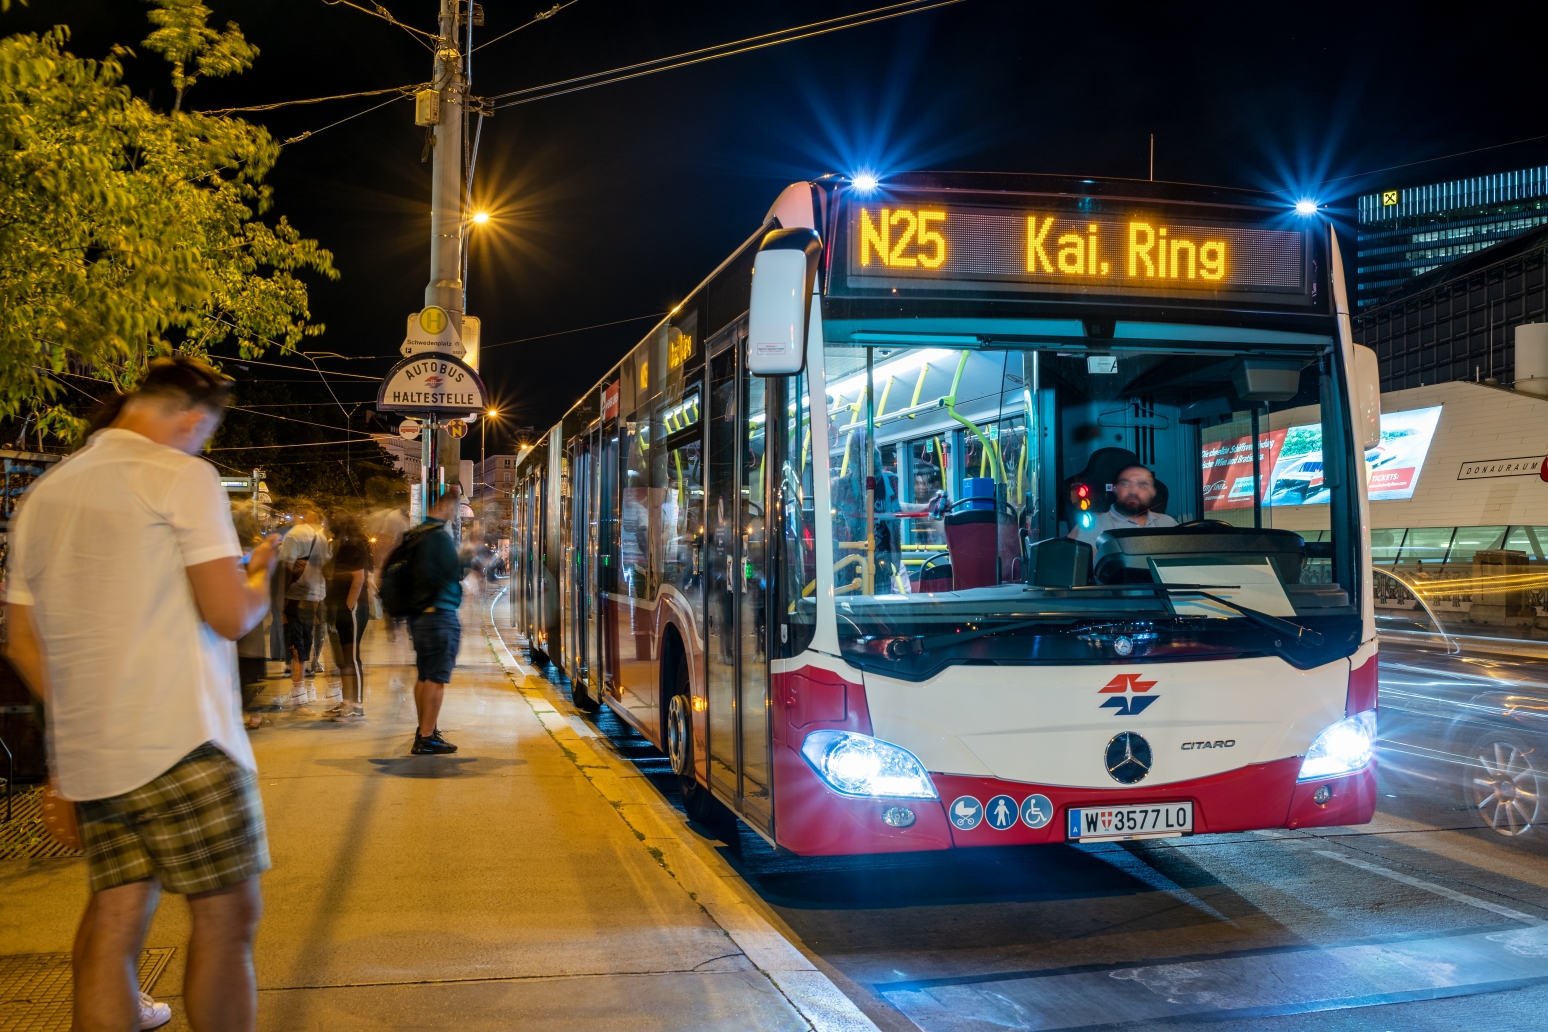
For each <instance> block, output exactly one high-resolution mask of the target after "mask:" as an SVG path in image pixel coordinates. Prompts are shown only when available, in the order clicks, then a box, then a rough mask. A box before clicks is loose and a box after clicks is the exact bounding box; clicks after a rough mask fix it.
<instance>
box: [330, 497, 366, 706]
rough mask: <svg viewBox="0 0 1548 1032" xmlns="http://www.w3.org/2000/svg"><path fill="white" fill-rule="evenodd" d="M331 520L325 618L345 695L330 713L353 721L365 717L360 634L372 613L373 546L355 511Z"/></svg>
mask: <svg viewBox="0 0 1548 1032" xmlns="http://www.w3.org/2000/svg"><path fill="white" fill-rule="evenodd" d="M330 522H331V523H332V525H333V558H332V559H331V560H330V561H329V564H328V577H327V589H328V591H327V597H326V598H325V599H324V609H325V615H324V621H325V623H326V626H327V629H328V641H329V643H330V644H331V645H332V646H333V655H334V661H335V662H337V663H338V664H339V670H340V680H341V682H342V684H343V696H342V698H340V700H339V704H338V705H337V706H335V707H333V709H331V710H329V711H328V712H327V717H328V719H329V720H336V721H340V722H345V723H354V722H356V721H360V720H364V719H365V668H364V667H363V666H362V665H361V663H360V638H361V636H362V635H363V634H365V629H366V624H367V622H368V621H369V620H370V615H371V614H370V609H369V603H368V601H367V597H366V590H365V582H366V570H367V568H368V567H370V565H371V550H370V542H369V541H367V540H366V536H365V532H364V531H363V530H361V529H360V522H359V521H358V520H357V519H355V517H354V516H353V515H352V514H350V513H345V512H338V513H335V514H334V515H333V518H332V520H331V521H330Z"/></svg>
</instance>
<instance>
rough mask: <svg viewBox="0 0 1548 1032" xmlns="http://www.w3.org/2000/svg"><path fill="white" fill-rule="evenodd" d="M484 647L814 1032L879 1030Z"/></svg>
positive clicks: (672, 820) (715, 863) (493, 641)
mask: <svg viewBox="0 0 1548 1032" xmlns="http://www.w3.org/2000/svg"><path fill="white" fill-rule="evenodd" d="M484 635H485V637H486V638H487V639H488V641H489V648H490V650H491V651H492V652H493V653H494V654H495V657H496V658H497V659H499V661H500V663H501V665H502V666H504V667H505V668H506V674H507V676H509V677H510V678H511V681H512V682H513V683H514V684H515V685H516V690H517V692H518V693H519V694H520V695H521V697H522V698H523V699H524V700H526V702H527V705H528V706H530V707H531V708H532V712H533V714H534V715H535V716H536V717H537V718H538V721H539V723H541V724H542V725H543V728H544V730H546V731H547V732H548V734H549V736H550V737H551V738H553V740H554V743H555V744H556V745H558V746H559V748H560V750H561V751H563V753H564V754H565V756H566V757H568V758H569V759H570V761H571V762H572V763H574V764H575V766H576V768H577V769H579V770H580V772H581V774H582V775H584V776H585V778H586V779H587V780H588V781H590V782H591V784H592V786H593V787H595V788H596V790H597V792H598V793H599V794H600V795H601V796H602V798H603V799H605V800H607V802H608V803H609V805H611V806H612V807H613V809H614V810H616V811H617V812H618V816H619V817H620V818H621V819H622V820H623V821H624V823H625V824H626V825H627V826H628V827H629V830H630V831H632V832H633V833H634V836H635V838H637V839H639V840H640V842H641V843H643V844H644V847H645V849H646V850H647V851H648V852H649V853H650V855H651V856H652V857H653V858H654V859H655V861H656V862H657V863H658V864H660V865H661V866H662V867H663V868H664V869H665V870H666V871H667V873H668V874H670V875H671V876H672V877H673V878H674V879H675V880H676V881H677V883H678V884H679V885H681V886H682V887H683V889H684V891H686V892H687V893H688V896H689V898H690V899H692V900H693V901H694V902H695V903H697V904H698V905H699V906H700V907H701V908H702V909H703V910H704V912H705V913H706V914H708V915H709V918H710V920H712V921H714V922H715V923H716V924H717V925H719V926H720V928H721V929H722V930H723V931H724V932H725V933H726V935H728V936H729V937H730V938H731V940H732V941H733V942H735V943H736V945H737V947H738V948H739V949H741V951H742V952H743V953H744V954H745V955H746V956H747V959H748V960H750V961H752V963H753V965H754V966H756V967H757V968H758V970H759V971H761V972H762V973H763V974H764V975H765V976H766V977H767V978H768V979H769V981H771V982H772V983H773V984H774V986H775V987H776V988H777V989H779V991H780V992H781V993H782V994H784V996H785V998H786V999H788V1000H789V1001H790V1005H791V1006H792V1007H794V1008H795V1009H796V1011H797V1013H799V1014H800V1015H801V1016H802V1017H803V1018H805V1019H806V1021H807V1022H808V1023H809V1024H810V1025H811V1027H812V1028H813V1029H814V1030H816V1032H880V1030H879V1029H878V1028H877V1026H876V1024H875V1023H874V1022H872V1021H871V1019H870V1018H868V1017H866V1015H865V1014H864V1012H862V1011H861V1010H860V1008H859V1007H857V1006H855V1004H854V1001H852V1000H851V999H850V998H849V997H848V996H845V995H844V993H843V992H841V991H840V990H839V988H838V986H836V985H835V984H834V983H833V981H832V979H830V978H829V977H828V975H826V974H825V973H823V972H822V971H821V970H819V969H818V967H817V966H816V965H815V964H813V963H812V961H811V960H810V959H808V958H807V956H806V955H805V954H804V953H802V952H801V951H800V950H799V949H797V948H796V946H795V944H794V943H792V942H791V941H790V939H789V938H788V937H787V936H785V935H784V934H782V933H781V932H780V931H779V930H778V929H777V928H775V926H774V925H773V923H771V922H770V920H769V919H768V918H767V917H765V916H764V914H762V913H761V912H760V909H759V905H761V901H759V905H754V903H753V902H752V901H750V900H749V899H748V898H747V896H748V895H749V894H751V889H743V890H739V889H738V886H739V885H740V884H741V878H740V876H738V875H737V873H736V872H735V871H734V870H732V869H731V868H730V867H728V866H727V865H726V863H725V861H724V860H722V859H721V858H720V857H719V856H718V855H716V854H715V853H714V851H713V850H711V849H710V847H709V846H707V845H706V844H704V843H703V842H702V841H700V840H699V837H698V836H697V835H695V834H694V833H693V832H692V831H691V830H690V829H689V828H688V827H687V824H686V822H685V821H684V819H683V817H682V815H681V814H679V813H678V812H677V811H676V810H675V809H673V808H672V806H671V805H670V804H669V803H667V802H666V801H665V800H664V799H662V798H661V796H660V795H659V794H658V793H657V792H656V790H655V788H654V786H652V785H651V784H650V782H649V781H648V780H646V779H645V778H644V777H643V776H642V775H640V773H639V772H638V771H636V770H635V769H634V767H633V765H632V764H629V763H628V762H627V761H625V760H623V759H622V758H620V757H617V756H615V755H614V754H613V753H612V752H611V751H609V750H607V749H606V747H605V746H602V745H601V744H600V743H601V740H600V739H597V738H596V737H594V736H592V737H590V738H587V737H582V736H581V735H580V734H579V733H577V731H576V729H575V727H574V726H573V725H572V724H571V719H573V718H575V716H576V714H574V713H572V712H567V711H569V710H570V709H571V707H570V705H569V703H568V702H566V701H565V699H564V697H563V696H561V695H560V694H559V692H558V691H557V690H556V689H555V687H554V686H553V684H551V683H550V682H549V681H548V680H547V679H546V678H544V677H542V676H541V675H539V674H538V673H537V672H536V671H534V670H533V669H531V668H530V667H528V666H526V665H525V664H523V663H521V662H520V661H519V660H517V658H516V657H515V656H514V655H513V654H512V653H511V651H510V649H509V648H508V647H507V646H506V644H505V642H504V640H503V639H502V638H501V636H500V632H499V630H498V629H497V628H496V627H494V626H493V624H492V623H491V622H490V621H489V620H487V619H486V620H485V623H484Z"/></svg>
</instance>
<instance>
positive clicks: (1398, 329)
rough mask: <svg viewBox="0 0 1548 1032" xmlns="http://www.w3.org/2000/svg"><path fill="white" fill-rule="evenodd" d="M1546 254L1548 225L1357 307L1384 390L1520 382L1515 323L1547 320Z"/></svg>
mask: <svg viewBox="0 0 1548 1032" xmlns="http://www.w3.org/2000/svg"><path fill="white" fill-rule="evenodd" d="M1545 257H1548V225H1544V226H1539V227H1538V228H1536V229H1532V230H1528V231H1527V232H1525V233H1522V234H1520V235H1517V236H1514V237H1511V238H1510V239H1507V240H1504V241H1501V242H1499V243H1496V244H1494V245H1492V246H1490V247H1486V248H1484V249H1482V250H1479V251H1476V252H1474V253H1473V254H1469V255H1467V256H1466V257H1462V258H1458V259H1456V260H1454V261H1451V262H1449V263H1448V264H1445V265H1442V266H1441V267H1440V268H1437V269H1432V270H1430V271H1429V272H1426V273H1424V274H1423V275H1421V276H1418V277H1416V278H1414V279H1411V280H1409V281H1408V282H1407V283H1406V284H1405V285H1404V286H1402V287H1400V288H1399V289H1397V290H1396V291H1394V292H1392V293H1390V294H1388V295H1387V296H1385V297H1383V298H1382V300H1381V302H1380V303H1379V304H1375V305H1370V306H1367V307H1366V308H1364V309H1360V310H1358V311H1356V313H1355V315H1354V321H1353V328H1354V339H1355V343H1357V344H1364V345H1366V346H1367V347H1370V348H1372V349H1374V350H1375V352H1376V357H1377V359H1378V360H1379V362H1380V368H1381V389H1382V390H1383V391H1398V390H1406V389H1409V388H1414V387H1423V386H1428V385H1431V384H1437V383H1447V382H1450V381H1453V380H1473V381H1476V382H1479V383H1488V382H1490V381H1493V382H1495V383H1498V384H1500V385H1502V386H1506V387H1509V386H1511V385H1512V384H1514V382H1515V379H1516V358H1515V328H1516V327H1517V326H1519V325H1521V324H1522V323H1533V322H1544V321H1545V320H1548V315H1545V302H1548V292H1545V283H1544V259H1545Z"/></svg>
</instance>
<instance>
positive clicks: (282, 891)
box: [0, 599, 876, 1032]
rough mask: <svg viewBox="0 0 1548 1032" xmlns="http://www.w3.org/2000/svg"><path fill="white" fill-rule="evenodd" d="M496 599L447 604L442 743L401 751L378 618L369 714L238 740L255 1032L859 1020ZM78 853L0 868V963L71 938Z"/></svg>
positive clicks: (406, 675) (174, 926)
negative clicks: (259, 888)
mask: <svg viewBox="0 0 1548 1032" xmlns="http://www.w3.org/2000/svg"><path fill="white" fill-rule="evenodd" d="M504 610H505V605H504V600H503V599H501V600H500V604H499V605H496V606H493V607H492V610H491V607H490V605H489V600H488V599H485V600H482V601H480V602H478V603H470V604H469V605H467V606H465V607H464V609H463V614H462V616H463V625H464V632H463V641H462V651H461V653H460V656H459V661H458V662H459V665H458V669H457V673H456V675H455V677H454V678H453V681H452V684H451V687H450V688H449V689H448V691H447V695H446V706H445V709H444V710H443V712H442V715H441V728H442V730H443V731H444V732H445V734H446V736H447V738H448V739H449V740H451V741H452V742H454V743H456V744H457V745H458V746H460V751H459V752H458V753H457V754H456V755H455V756H447V757H443V756H410V755H409V752H408V750H409V746H410V744H411V741H412V735H413V724H414V703H413V696H412V687H413V680H414V670H413V656H412V651H411V649H410V647H409V644H408V641H407V635H406V633H401V632H400V633H399V635H398V636H397V640H396V641H389V640H388V635H387V629H386V628H385V626H384V625H383V624H382V623H381V622H373V623H372V624H371V626H370V628H369V630H368V631H367V633H366V639H365V645H364V649H363V656H364V657H365V660H366V664H367V666H366V682H367V688H366V700H365V707H366V714H367V720H366V722H365V723H363V724H359V725H356V726H345V725H339V724H333V723H330V722H327V721H323V720H319V719H315V718H307V717H295V716H292V715H289V714H278V713H276V714H273V716H274V718H275V719H274V722H273V723H270V724H265V725H264V726H263V727H262V728H260V729H259V730H257V731H255V732H253V744H254V747H255V750H256V752H257V756H258V764H259V771H260V774H261V783H262V788H263V795H264V806H265V809H266V812H267V814H268V824H269V840H270V849H271V852H272V855H273V859H274V867H273V869H272V870H271V871H270V872H269V873H268V874H266V875H265V876H264V879H263V892H264V898H265V907H266V911H265V914H264V918H263V922H262V925H261V926H260V931H259V936H258V948H257V969H258V986H259V994H258V1010H259V1020H258V1024H259V1028H260V1029H264V1030H274V1032H281V1030H283V1032H299V1030H312V1029H316V1030H330V1032H332V1030H338V1029H351V1030H355V1029H366V1030H383V1029H446V1028H456V1029H468V1030H479V1029H511V1028H518V1027H519V1028H521V1029H523V1030H529V1029H530V1030H547V1029H619V1030H629V1032H637V1030H648V1029H663V1030H666V1029H670V1030H687V1029H705V1030H710V1029H736V1030H746V1029H759V1030H762V1029H771V1030H775V1029H779V1030H782V1029H807V1028H815V1029H819V1030H824V1032H826V1030H846V1032H848V1030H874V1029H875V1027H876V1026H875V1025H873V1024H872V1023H871V1021H870V1020H869V1019H868V1018H866V1017H865V1015H864V1014H862V1013H861V1012H860V1011H859V1010H858V1009H856V1007H855V1006H854V1004H853V1003H851V1002H850V1000H849V998H848V997H846V996H844V995H843V994H842V993H841V992H840V991H839V990H838V989H837V988H836V987H835V985H834V983H833V982H832V981H830V980H829V977H828V974H826V973H824V971H823V970H821V969H819V967H817V966H816V965H814V964H813V963H812V961H811V960H810V959H809V958H808V957H807V956H806V955H805V954H803V953H802V952H801V950H799V949H798V948H797V947H796V946H795V945H793V943H792V941H791V939H790V938H789V937H788V936H787V934H785V933H784V931H783V930H782V927H781V926H780V924H779V922H778V918H777V917H775V916H774V915H773V914H772V912H771V911H769V910H768V909H767V908H766V907H764V906H763V904H762V903H761V902H760V901H759V900H758V899H757V897H756V896H755V895H754V894H753V893H752V892H751V890H750V889H749V888H748V887H747V886H746V885H745V883H743V882H742V881H741V880H740V878H738V877H737V875H736V874H735V873H734V872H733V871H732V870H731V868H730V867H729V866H727V865H726V864H725V863H724V861H723V860H722V859H721V858H720V857H719V856H718V855H717V854H716V853H715V851H714V850H713V848H712V845H711V844H710V843H708V842H706V840H704V839H703V838H701V837H700V836H699V835H698V834H697V833H696V832H694V831H693V830H692V829H691V828H689V827H688V825H687V823H686V821H685V820H684V818H683V817H682V816H681V815H680V814H679V813H678V812H677V811H676V810H674V809H673V808H672V807H671V806H670V805H669V804H668V803H667V802H666V801H665V800H664V799H663V798H662V797H661V796H660V795H659V794H658V793H657V792H656V791H655V790H654V788H653V787H652V786H651V785H650V783H649V782H648V781H646V779H645V778H644V777H642V776H641V775H640V774H639V773H638V772H637V771H636V770H635V769H634V767H633V766H632V765H631V764H629V763H628V762H627V761H626V760H624V759H623V758H621V757H619V756H618V755H616V754H615V753H614V752H613V751H612V750H611V749H610V747H609V746H608V744H607V743H606V741H605V740H603V739H599V738H598V737H597V736H596V734H595V732H594V731H593V730H592V729H591V727H590V726H589V725H587V724H586V723H585V722H584V721H583V720H582V719H581V718H580V717H579V716H578V715H576V714H575V712H574V711H573V710H572V709H571V708H570V707H569V704H568V702H567V700H565V699H564V697H563V696H562V694H561V693H560V692H558V691H557V690H556V689H555V688H554V686H553V685H551V684H549V683H548V682H547V681H546V680H544V679H543V678H542V677H540V676H539V675H538V674H537V673H536V672H535V671H533V670H532V669H530V668H528V667H527V666H525V665H524V664H522V663H521V662H519V661H518V660H517V659H516V658H515V656H513V655H512V653H511V652H510V650H509V649H508V648H507V647H506V645H505V643H504V642H503V641H502V639H501V633H500V631H499V630H497V629H496V628H495V627H494V626H493V625H492V624H491V623H490V614H491V612H493V613H494V614H495V615H496V618H500V617H503V614H504ZM502 623H503V620H502ZM505 633H506V635H507V636H508V635H509V633H510V632H509V630H508V629H507V630H506V631H505ZM321 683H322V679H319V685H321ZM273 685H274V688H275V689H277V690H281V691H284V690H288V688H289V683H288V681H285V682H280V681H275V682H273ZM84 866H85V864H84V861H82V860H80V859H78V858H77V859H64V860H23V861H10V862H4V863H0V943H3V944H4V945H3V946H0V954H44V953H60V952H64V951H68V950H69V948H70V942H71V937H72V935H73V930H74V925H75V922H76V920H77V919H78V917H79V915H80V913H81V909H82V907H83V906H84V905H85V900H86V886H85V870H84ZM187 934H188V912H187V907H186V905H185V904H184V903H183V901H182V899H181V898H180V897H176V896H167V897H165V898H164V901H163V903H162V906H161V910H160V912H159V913H158V914H157V917H156V919H155V922H154V923H153V925H152V927H151V931H150V935H149V937H148V939H147V941H146V947H147V948H148V949H159V948H167V947H175V948H176V949H177V950H178V953H179V954H180V953H181V952H182V947H183V945H184V943H185V942H186V941H187ZM182 975H183V959H182V958H181V957H180V956H175V957H174V958H173V960H172V962H171V963H170V964H168V965H167V966H166V968H165V971H164V973H163V974H161V976H160V977H159V979H158V980H157V981H156V982H155V984H154V985H153V986H151V987H149V988H151V990H152V991H153V992H154V994H155V996H156V997H157V998H158V999H162V1000H165V1001H166V1002H168V1003H170V1004H171V1005H172V1010H173V1020H172V1023H171V1024H170V1025H168V1026H166V1027H167V1029H169V1030H170V1032H178V1030H182V1029H186V1028H187V1027H188V1026H187V1024H186V1021H185V1019H184V1017H183V1011H182V1005H181V1004H182V1001H181V992H182ZM839 977H840V978H841V977H842V976H839ZM4 1024H5V1023H4V1022H3V1021H0V1025H4ZM59 1027H60V1028H61V1029H62V1028H64V1027H66V1026H65V1025H60V1026H59Z"/></svg>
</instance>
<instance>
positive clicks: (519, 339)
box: [479, 312, 667, 351]
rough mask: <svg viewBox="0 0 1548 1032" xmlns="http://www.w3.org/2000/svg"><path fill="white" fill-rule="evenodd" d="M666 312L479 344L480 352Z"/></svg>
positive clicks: (637, 320)
mask: <svg viewBox="0 0 1548 1032" xmlns="http://www.w3.org/2000/svg"><path fill="white" fill-rule="evenodd" d="M666 314H667V313H666V312H651V313H650V314H649V315H636V316H633V317H631V318H628V319H614V320H613V321H612V322H604V323H596V324H595V325H592V326H577V327H575V328H574V329H570V330H555V331H554V332H553V333H540V334H538V335H537V336H536V337H517V338H516V339H515V340H502V341H500V342H499V343H498V344H480V345H479V350H480V351H488V350H489V349H490V348H503V347H505V345H507V344H525V343H527V342H528V341H533V340H546V339H548V338H549V337H563V336H565V335H566V334H569V333H584V332H585V331H587V330H600V329H602V328H604V327H607V326H621V325H622V324H624V323H632V322H639V321H640V320H642V319H659V318H661V317H662V316H663V315H666Z"/></svg>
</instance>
